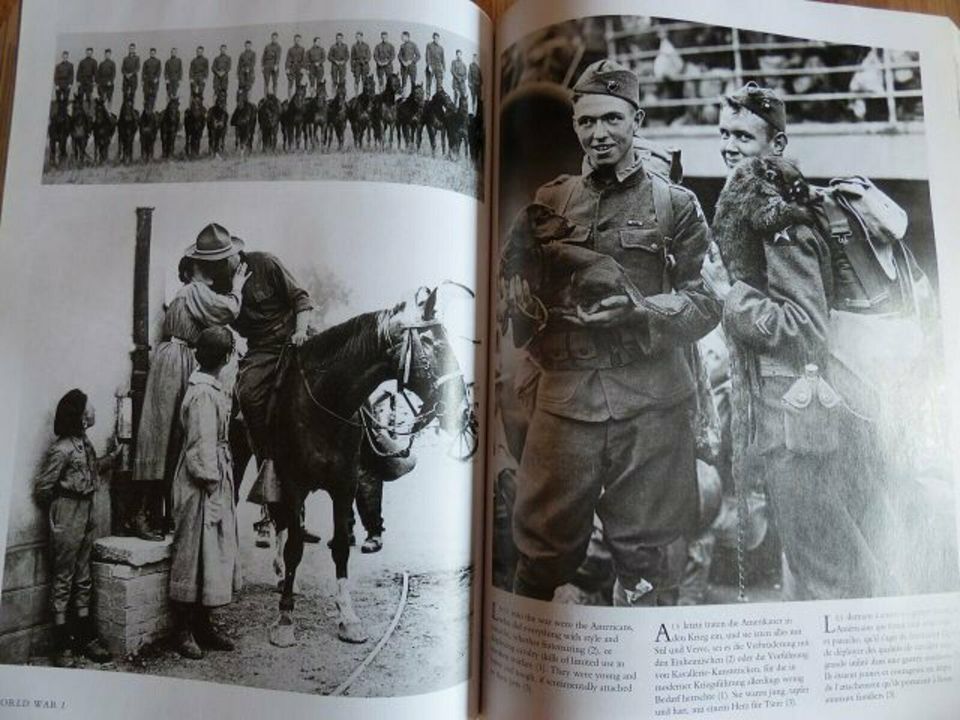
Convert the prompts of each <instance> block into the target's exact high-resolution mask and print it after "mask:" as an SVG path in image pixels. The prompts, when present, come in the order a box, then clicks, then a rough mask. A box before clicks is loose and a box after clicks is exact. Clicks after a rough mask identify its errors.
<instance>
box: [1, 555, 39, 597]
mask: <svg viewBox="0 0 960 720" xmlns="http://www.w3.org/2000/svg"><path fill="white" fill-rule="evenodd" d="M41 553H42V548H41V547H40V546H38V545H21V546H19V547H16V548H11V549H10V550H7V552H6V557H5V558H4V563H3V590H4V592H9V591H10V590H19V589H21V588H26V587H30V586H31V585H33V584H34V577H35V575H36V566H37V557H38V555H40V554H41Z"/></svg>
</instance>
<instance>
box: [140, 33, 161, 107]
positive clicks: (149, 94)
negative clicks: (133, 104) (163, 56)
mask: <svg viewBox="0 0 960 720" xmlns="http://www.w3.org/2000/svg"><path fill="white" fill-rule="evenodd" d="M162 69H163V68H162V66H161V65H160V60H159V59H157V49H156V48H150V57H148V58H147V59H146V60H144V61H143V107H144V109H147V110H152V109H153V106H154V105H155V104H156V102H157V93H158V92H159V91H160V72H161V70H162Z"/></svg>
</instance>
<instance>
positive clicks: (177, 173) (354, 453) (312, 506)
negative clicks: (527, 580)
mask: <svg viewBox="0 0 960 720" xmlns="http://www.w3.org/2000/svg"><path fill="white" fill-rule="evenodd" d="M492 51H493V36H492V26H491V23H490V21H489V19H488V18H487V17H486V16H485V15H483V13H482V12H481V11H480V10H478V9H477V7H476V6H475V5H473V4H472V3H470V2H467V1H466V0H464V1H463V2H455V3H450V2H440V1H439V0H436V1H432V2H416V3H412V2H411V3H409V4H404V3H396V4H390V5H389V6H388V5H387V4H385V3H377V2H350V3H347V2H329V3H322V4H306V3H300V2H296V1H294V0H281V1H280V2H276V3H270V4H265V3H257V2H235V3H230V4H229V5H224V4H222V3H214V2H201V3H196V2H187V1H186V0H176V1H175V2H168V3H163V4H162V5H161V4H159V3H158V4H149V5H145V4H143V3H137V2H133V1H132V0H131V1H130V2H106V1H104V0H83V1H82V2H73V1H71V2H67V1H66V0H41V1H38V2H30V3H25V4H24V8H23V16H22V25H21V39H20V55H19V58H18V68H17V82H16V90H15V91H16V96H15V103H14V115H13V126H12V133H11V140H10V153H9V162H8V166H7V171H6V187H5V194H4V198H3V216H2V225H0V258H2V259H0V267H2V270H0V276H2V279H0V288H2V289H0V308H2V310H0V338H2V341H0V345H2V348H3V350H2V351H0V358H2V359H0V362H2V368H3V369H2V373H0V376H2V379H0V396H2V397H3V398H4V399H5V403H4V405H5V406H6V412H5V413H4V414H3V415H4V417H3V419H2V420H0V425H2V427H3V430H4V432H2V433H0V437H2V440H0V538H2V539H0V542H2V543H4V548H5V552H4V556H3V557H4V560H3V585H2V594H0V697H2V698H4V701H3V702H4V706H3V712H0V714H2V715H4V716H6V715H7V711H8V710H10V709H12V714H13V716H14V717H33V716H35V715H41V714H43V713H45V712H49V711H50V710H58V711H60V714H61V715H62V716H64V717H66V716H69V717H96V718H112V717H124V718H131V717H134V718H136V717H175V716H178V715H180V716H196V715H199V714H205V715H208V714H209V715H214V716H219V715H221V714H222V715H230V716H238V715H243V716H247V715H264V714H265V713H270V714H274V713H277V712H278V711H279V712H280V713H283V714H284V715H289V716H294V717H298V716H305V715H307V714H309V715H311V716H316V717H325V718H327V717H334V718H336V717H347V716H349V717H351V718H357V717H361V718H362V717H383V716H384V714H385V713H391V715H393V716H395V717H408V716H409V717H413V716H414V713H416V716H417V717H438V718H439V717H444V718H450V717H471V716H473V715H474V714H475V712H476V698H477V690H478V677H479V662H478V654H477V653H478V650H479V618H480V613H479V595H480V584H479V581H478V578H479V576H480V564H479V557H480V552H481V543H480V536H481V524H482V491H481V489H480V488H481V487H482V474H481V468H480V458H481V454H480V453H478V452H477V448H478V447H481V444H482V441H483V438H482V437H481V435H482V433H481V430H482V428H481V423H480V421H479V418H482V417H483V408H481V407H479V405H478V400H477V399H479V398H481V397H484V396H485V391H483V390H482V389H481V388H480V387H478V386H477V382H478V381H482V380H483V378H485V377H486V370H485V361H484V358H485V356H486V351H487V349H486V338H485V329H486V327H487V321H486V307H487V287H488V275H487V256H488V233H489V228H488V223H489V210H488V202H489V197H490V191H489V175H490V173H489V169H488V165H489V163H488V162H487V160H486V157H485V148H486V147H489V145H490V143H489V142H487V141H486V136H487V134H488V130H487V129H488V128H489V127H490V123H489V122H488V119H487V115H488V114H489V108H490V103H489V102H487V96H488V94H489V88H490V86H491V84H490V83H489V82H487V79H488V78H490V77H491V76H492ZM265 690H270V691H274V692H264V691H265Z"/></svg>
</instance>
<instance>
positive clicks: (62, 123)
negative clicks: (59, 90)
mask: <svg viewBox="0 0 960 720" xmlns="http://www.w3.org/2000/svg"><path fill="white" fill-rule="evenodd" d="M68 107H69V100H68V99H67V98H66V97H65V96H61V97H58V98H57V99H56V100H53V101H51V103H50V124H49V125H48V126H47V136H48V137H49V138H50V165H51V166H53V165H59V164H60V163H62V162H63V160H64V158H66V157H67V138H69V137H70V113H69V111H68Z"/></svg>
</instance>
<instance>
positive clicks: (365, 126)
mask: <svg viewBox="0 0 960 720" xmlns="http://www.w3.org/2000/svg"><path fill="white" fill-rule="evenodd" d="M375 89H376V85H375V83H374V80H373V75H367V76H366V77H365V78H363V91H362V92H361V93H360V94H359V95H357V96H356V97H354V98H353V99H351V100H350V102H348V103H347V118H348V119H349V120H350V134H351V135H352V136H353V146H354V147H355V148H357V149H358V150H362V149H363V143H364V142H366V141H367V135H368V134H369V133H371V132H372V130H373V126H372V121H373V114H374V106H375V105H376V99H377V95H376V92H375Z"/></svg>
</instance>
